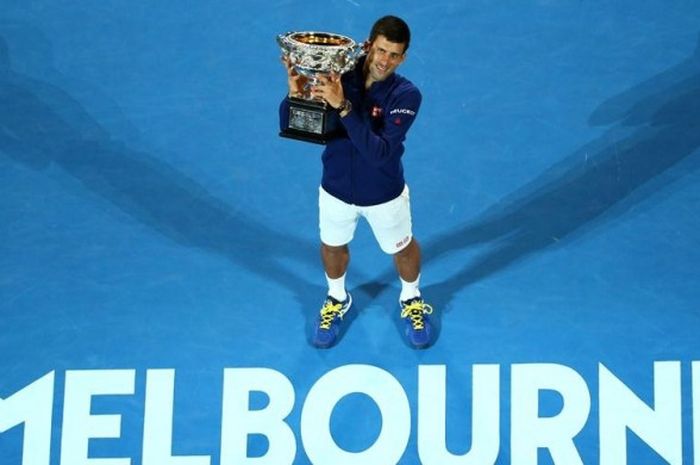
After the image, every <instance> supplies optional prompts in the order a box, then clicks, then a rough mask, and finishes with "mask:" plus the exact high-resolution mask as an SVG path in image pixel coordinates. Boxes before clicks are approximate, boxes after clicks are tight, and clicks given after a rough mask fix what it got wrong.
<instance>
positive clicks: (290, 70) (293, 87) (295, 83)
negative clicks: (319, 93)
mask: <svg viewBox="0 0 700 465" xmlns="http://www.w3.org/2000/svg"><path fill="white" fill-rule="evenodd" d="M280 60H281V61H282V64H283V65H284V67H285V68H286V69H287V82H288V84H289V96H290V97H301V96H302V95H304V93H305V92H307V90H306V89H305V88H304V87H305V86H306V83H307V82H308V78H307V77H306V76H303V75H301V74H299V73H298V72H297V71H296V70H295V69H294V66H293V65H292V63H291V61H290V60H289V57H288V56H286V55H282V57H281V58H280Z"/></svg>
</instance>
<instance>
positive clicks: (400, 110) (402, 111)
mask: <svg viewBox="0 0 700 465" xmlns="http://www.w3.org/2000/svg"><path fill="white" fill-rule="evenodd" d="M389 114H390V115H411V116H416V112H415V111H413V110H409V109H408V108H394V109H393V110H391V111H390V112H389Z"/></svg>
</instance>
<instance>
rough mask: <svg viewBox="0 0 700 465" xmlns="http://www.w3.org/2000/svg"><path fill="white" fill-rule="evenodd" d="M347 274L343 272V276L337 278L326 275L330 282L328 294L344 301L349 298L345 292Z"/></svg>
mask: <svg viewBox="0 0 700 465" xmlns="http://www.w3.org/2000/svg"><path fill="white" fill-rule="evenodd" d="M345 274H347V273H345ZM345 274H343V276H341V277H340V278H335V279H334V278H330V277H328V275H326V281H327V282H328V295H329V296H331V297H333V298H334V299H335V300H337V301H339V302H342V301H344V300H345V299H347V298H348V294H347V292H345Z"/></svg>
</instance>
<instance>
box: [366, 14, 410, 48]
mask: <svg viewBox="0 0 700 465" xmlns="http://www.w3.org/2000/svg"><path fill="white" fill-rule="evenodd" d="M378 36H384V37H386V39H387V40H388V41H389V42H394V43H396V44H403V45H404V47H403V51H404V53H406V50H408V46H409V44H410V43H411V30H410V29H409V28H408V24H406V21H404V20H403V19H401V18H399V17H396V16H391V15H389V16H384V17H382V18H379V19H378V20H377V22H375V23H374V26H372V32H370V33H369V41H370V42H374V39H376V38H377V37H378Z"/></svg>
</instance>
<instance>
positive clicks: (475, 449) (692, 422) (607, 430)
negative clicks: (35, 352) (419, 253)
mask: <svg viewBox="0 0 700 465" xmlns="http://www.w3.org/2000/svg"><path fill="white" fill-rule="evenodd" d="M597 368H598V373H597V377H596V378H595V379H589V380H586V379H584V378H583V376H582V375H581V374H580V373H578V372H577V371H576V370H574V369H573V368H570V367H567V366H565V365H560V364H552V363H522V364H514V365H512V366H510V373H509V376H506V377H505V379H509V380H510V399H506V400H505V401H503V400H502V398H501V396H502V395H503V393H504V392H506V391H507V389H504V388H503V387H502V386H501V374H502V373H501V372H502V367H501V366H500V365H497V364H489V365H473V366H472V367H471V374H470V375H468V376H470V378H471V383H465V382H464V381H463V380H459V382H457V383H454V384H457V386H451V385H450V384H449V383H448V382H447V381H448V379H449V378H448V375H447V367H446V366H445V365H420V366H418V367H417V371H418V376H417V379H418V386H417V390H416V391H415V392H416V398H415V399H413V400H411V399H409V396H408V394H407V390H406V389H405V388H404V387H403V386H402V385H401V383H400V382H399V380H398V379H397V378H396V377H395V376H394V375H393V374H392V373H391V372H389V371H386V370H385V369H383V368H379V367H376V366H372V365H363V364H356V365H344V366H340V367H337V368H335V369H332V370H330V371H328V372H327V373H324V374H323V375H322V376H320V378H319V379H318V380H317V381H316V382H315V383H314V384H313V385H312V386H311V387H310V388H309V390H308V391H307V392H302V393H298V392H296V390H295V386H294V384H293V383H292V381H291V380H290V379H289V378H288V377H287V376H285V375H284V374H282V373H280V372H279V371H276V370H273V369H271V368H264V367H261V368H226V369H224V370H223V377H222V386H221V393H222V395H221V397H218V396H217V398H216V399H214V400H212V401H211V402H212V403H213V404H214V405H212V407H213V408H214V410H219V411H220V412H221V415H220V417H219V416H218V415H217V417H218V419H217V420H215V421H217V422H218V421H220V424H218V425H216V423H215V425H216V426H215V427H214V429H213V431H215V434H217V437H215V438H210V439H211V440H214V441H207V440H204V438H196V439H197V440H193V441H190V443H191V444H195V446H194V447H202V446H201V444H212V443H213V444H217V442H218V447H220V449H219V451H213V450H199V451H197V452H199V453H198V454H197V455H182V454H176V453H175V452H174V451H182V450H183V445H182V444H173V421H174V418H175V417H176V413H177V412H178V409H177V408H176V405H175V404H176V399H175V396H174V395H173V394H174V392H175V370H173V369H147V370H146V371H145V373H142V374H140V376H141V377H142V378H143V377H144V376H145V383H144V382H143V379H141V380H139V379H138V378H139V373H138V372H137V370H132V369H123V370H70V371H67V372H65V374H64V375H63V376H61V374H57V373H56V372H53V371H52V372H49V373H47V374H46V375H44V376H42V377H41V378H39V379H37V380H36V381H34V382H32V383H31V384H29V385H27V386H25V387H23V388H22V389H20V390H19V391H17V392H15V393H9V395H8V393H6V392H0V434H2V433H4V432H6V431H8V430H9V429H12V428H14V427H16V426H20V425H23V434H24V439H23V443H22V444H21V445H20V444H17V445H15V446H14V447H16V448H17V450H21V452H22V455H21V465H49V464H52V463H55V464H59V465H90V464H94V463H100V464H104V465H131V464H133V463H137V462H138V460H139V459H138V457H130V455H139V452H140V456H141V463H143V465H233V464H237V465H238V464H242V465H246V464H249V465H253V464H255V465H292V464H293V463H294V461H295V459H296V458H297V455H298V454H300V453H302V452H299V451H300V450H303V451H304V452H303V453H305V454H306V455H307V457H308V459H309V460H310V461H311V462H312V463H332V464H333V465H355V464H358V463H361V464H363V465H385V464H390V463H398V462H399V461H400V460H401V459H402V458H404V457H405V458H407V459H410V460H408V461H409V462H410V463H413V462H415V461H420V463H422V464H424V465H470V464H479V465H493V464H495V463H496V461H497V460H498V457H499V456H501V455H502V454H501V449H502V448H504V447H509V455H510V457H511V463H512V465H536V464H537V463H538V451H539V450H540V449H546V450H547V452H548V453H549V456H550V457H551V459H552V461H553V463H555V464H557V465H581V464H583V463H584V461H583V459H582V457H581V454H580V451H579V450H578V448H577V442H576V439H577V437H578V436H579V435H580V434H581V433H582V432H584V431H586V430H587V429H588V430H589V431H588V432H587V433H585V434H586V435H587V436H592V435H597V437H598V444H597V449H598V451H599V452H598V453H599V460H600V464H601V465H613V464H614V465H626V464H633V463H638V460H636V458H635V457H629V459H628V445H627V440H628V436H629V433H633V434H635V435H636V436H637V437H638V439H639V440H641V442H643V443H644V444H645V446H646V447H647V448H649V449H651V450H653V451H654V452H656V454H658V455H659V457H661V458H662V459H663V460H665V461H666V462H667V463H669V464H671V465H682V464H684V463H686V464H691V463H696V464H697V463H700V419H699V417H700V415H696V413H697V411H698V408H700V407H698V406H699V405H700V362H698V361H693V362H691V363H690V370H689V371H690V380H684V379H683V376H684V373H687V372H686V371H684V370H683V369H682V366H681V362H678V361H664V362H655V363H654V365H653V370H649V369H645V370H643V371H644V372H647V373H649V378H650V379H649V381H645V382H644V383H643V384H645V385H646V386H652V387H651V388H649V387H647V388H645V389H644V390H645V391H651V392H644V395H643V397H644V398H647V399H653V401H652V402H651V404H652V405H649V404H648V403H646V402H645V401H643V400H642V399H641V398H640V397H639V396H638V395H637V393H635V392H634V391H633V390H632V389H631V388H630V387H629V386H627V384H625V382H624V381H623V380H621V379H620V378H618V377H617V376H616V375H615V374H613V373H612V372H611V371H610V369H609V368H608V367H606V366H605V365H603V364H598V367H597ZM589 371H590V370H589ZM452 376H453V377H454V376H456V375H454V374H453V375H452ZM61 382H63V387H62V388H61V387H59V386H58V385H59V384H60V383H61ZM592 383H597V389H591V384H592ZM688 384H689V385H690V389H685V387H684V386H686V385H688ZM464 385H467V386H471V389H468V390H467V392H464V388H463V386H464ZM200 387H201V386H200ZM197 389H199V387H198V388H197ZM296 389H298V388H296ZM183 390H184V391H186V390H187V386H186V385H185V386H179V387H178V391H179V392H182V391H183ZM61 391H62V392H63V399H62V405H60V404H61V400H60V399H56V398H55V392H61ZM448 391H449V392H448ZM409 392H414V391H413V388H412V389H410V390H409ZM256 394H264V395H265V396H266V397H267V399H268V402H267V404H266V405H265V406H264V407H263V408H253V407H252V406H251V401H250V399H251V395H256ZM297 394H302V396H303V397H305V399H304V400H303V402H297V400H298V399H297ZM351 394H362V395H364V396H365V397H367V398H369V399H370V400H371V401H372V402H373V403H374V404H375V405H376V407H377V409H378V411H379V419H378V420H377V422H378V425H379V428H378V431H379V433H378V434H377V437H376V438H375V439H374V442H373V443H372V444H370V445H369V446H368V447H366V448H365V449H364V450H361V451H348V450H344V449H343V448H342V447H341V446H340V445H339V444H338V443H337V442H336V441H335V440H334V438H333V436H334V433H335V434H337V431H332V425H333V422H332V421H331V417H332V416H333V412H334V410H335V407H336V405H338V403H339V402H340V401H341V400H342V399H343V398H345V397H346V396H348V395H351ZM448 394H449V395H448ZM592 394H595V395H592ZM552 395H555V396H557V397H558V398H559V399H561V402H560V403H561V407H560V409H559V410H558V412H557V413H556V414H554V415H544V416H543V414H542V407H543V406H545V405H547V404H545V403H544V402H545V401H546V399H547V398H549V399H550V400H551V396H552ZM460 396H462V397H463V398H464V397H465V396H466V398H471V408H469V409H465V411H461V409H459V408H457V407H455V405H454V404H455V403H457V404H459V402H458V401H455V399H459V398H460ZM548 396H549V397H548ZM684 396H685V397H684ZM98 397H100V398H104V397H107V398H109V399H111V401H110V402H109V403H106V404H105V403H104V402H101V401H99V400H97V401H96V398H98ZM450 399H452V400H450ZM114 400H117V402H114ZM95 403H98V404H99V405H100V408H93V406H94V404H95ZM139 403H142V405H138V404H139ZM120 405H121V408H120ZM105 406H109V407H107V408H105ZM503 406H508V407H507V408H509V409H510V414H509V415H508V414H503V413H502V412H501V410H502V408H503ZM295 408H296V409H297V410H296V412H295ZM180 409H181V410H182V405H181V406H180ZM412 409H415V411H414V412H413V414H412ZM97 412H99V413H97ZM135 412H141V413H140V415H142V416H143V417H142V418H141V420H142V424H143V430H142V431H141V430H139V432H142V435H143V436H142V437H140V438H138V441H137V442H138V444H131V443H128V444H127V443H126V442H127V437H128V438H130V439H131V441H132V442H133V438H132V437H131V436H128V435H127V434H126V433H127V432H125V437H123V438H122V415H130V416H131V418H132V419H133V415H134V413H135ZM448 412H450V415H449V416H450V418H454V417H459V418H461V419H457V420H454V419H450V420H449V421H448V414H447V413H448ZM591 412H597V415H595V417H594V418H591ZM683 412H687V415H689V416H691V417H692V418H684V417H683ZM54 413H60V414H61V415H62V418H53V416H54ZM196 413H199V412H196ZM180 415H184V418H191V417H193V416H192V415H191V416H189V417H188V416H187V412H185V413H184V414H183V413H182V412H180ZM413 415H415V419H416V427H417V429H416V430H415V431H413V432H412V431H411V418H412V416H413ZM290 416H292V418H299V417H300V418H301V422H300V425H299V422H298V421H296V420H295V421H292V422H290V421H289V420H288V418H289V417H290ZM194 417H198V415H194ZM465 417H466V418H467V420H464V418H465ZM507 418H509V422H508V423H507V424H506V425H505V428H504V427H502V426H501V424H500V420H503V419H507ZM358 421H359V422H362V421H364V419H358ZM129 424H133V421H132V422H130V423H129ZM463 425H471V430H470V434H469V435H468V437H470V438H471V439H470V444H469V446H468V449H467V447H465V444H461V443H460V442H459V441H454V440H453V441H451V443H450V444H449V445H448V443H447V438H448V437H449V436H450V434H448V428H455V427H459V428H460V429H461V428H463ZM347 426H348V425H345V427H347ZM364 426H366V425H364ZM364 426H362V427H364ZM358 427H360V426H359V424H358ZM691 427H692V430H693V431H692V440H691V441H686V442H685V443H684V441H683V439H684V438H686V437H689V433H688V431H684V428H691ZM57 428H58V429H60V431H57V432H56V434H53V432H52V430H54V431H55V430H56V429H57ZM297 428H298V429H297ZM504 429H506V430H509V434H508V433H506V436H507V437H509V438H510V441H509V444H508V443H506V444H505V445H504V444H503V443H502V437H501V436H502V433H503V430H504ZM203 431H207V429H206V428H205V429H203ZM209 431H211V429H209ZM132 432H133V431H128V433H132ZM412 434H415V435H416V437H415V438H414V441H411V435H412ZM255 435H257V436H263V437H265V438H266V439H267V444H268V447H267V449H266V450H265V451H264V454H263V455H260V453H259V451H256V450H249V449H250V445H249V444H250V443H249V441H248V439H249V438H250V437H251V436H255ZM14 437H16V436H14V435H13V436H11V437H10V438H8V439H9V440H8V441H3V447H4V448H7V447H13V445H12V444H11V442H12V441H13V438H14ZM465 437H467V436H465ZM52 438H53V441H52ZM104 439H109V440H112V444H113V446H112V447H111V448H110V451H111V452H110V453H111V454H112V455H113V457H105V456H104V452H103V454H102V455H101V456H100V457H99V458H92V457H90V455H91V452H92V450H91V447H89V444H90V443H91V442H92V441H93V440H98V442H99V440H104ZM114 440H121V441H122V442H121V444H122V447H123V449H121V450H120V449H119V448H118V444H120V442H118V441H114ZM52 442H55V443H53V444H52ZM579 443H580V441H579ZM411 444H415V445H411ZM59 446H60V447H59ZM135 447H142V449H141V450H140V451H139V452H134V448H135ZM190 447H193V446H191V445H190ZM409 447H415V450H411V449H409ZM450 449H451V450H452V451H454V450H461V451H465V450H466V452H463V453H460V454H456V453H454V452H451V451H450ZM137 450H138V449H137ZM256 454H257V455H256ZM589 454H590V449H589ZM693 455H694V456H695V458H694V459H693V458H692V457H693ZM216 457H218V458H219V460H218V461H217V463H216V464H214V463H213V458H214V459H215V458H216ZM13 463H16V462H13Z"/></svg>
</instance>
